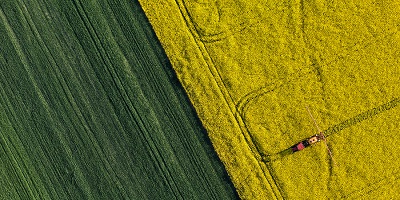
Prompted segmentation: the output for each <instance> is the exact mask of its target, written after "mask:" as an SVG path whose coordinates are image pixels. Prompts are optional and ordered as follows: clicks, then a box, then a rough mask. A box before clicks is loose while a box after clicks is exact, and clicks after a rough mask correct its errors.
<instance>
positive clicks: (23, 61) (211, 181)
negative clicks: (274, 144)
mask: <svg viewBox="0 0 400 200" xmlns="http://www.w3.org/2000/svg"><path fill="white" fill-rule="evenodd" d="M0 8H1V9H0V44H1V45H0V145H1V148H0V159H1V161H0V173H1V175H0V176H1V179H0V199H182V198H184V199H234V198H237V194H236V193H235V191H234V188H233V186H232V185H231V183H230V180H229V178H228V177H227V175H226V174H225V170H224V168H223V166H222V164H221V163H220V161H219V160H218V158H217V156H216V154H215V152H214V151H213V150H212V146H211V144H210V142H209V140H208V138H207V135H206V133H205V131H204V130H203V128H202V126H201V124H200V122H199V120H198V119H197V117H196V115H195V113H194V111H193V108H192V107H191V105H190V103H189V101H188V99H187V97H186V96H185V93H184V91H183V89H182V88H181V86H180V84H179V82H178V80H177V79H176V75H175V74H174V72H173V70H172V68H171V66H170V64H169V61H168V59H167V58H166V56H165V53H164V51H163V50H162V48H161V47H160V44H159V43H158V41H157V39H156V37H155V35H154V33H153V31H152V29H151V27H150V25H149V24H148V22H147V19H146V18H145V17H144V14H143V11H142V10H141V8H140V6H139V4H138V3H137V2H136V1H135V0H133V1H129V0H120V1H111V0H110V1H106V0H98V1H79V0H76V1H50V0H33V1H22V0H16V1H1V2H0Z"/></svg>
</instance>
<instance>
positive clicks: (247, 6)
mask: <svg viewBox="0 0 400 200" xmlns="http://www.w3.org/2000/svg"><path fill="white" fill-rule="evenodd" d="M140 2H141V4H142V6H143V8H144V10H145V12H146V14H147V16H148V17H149V19H150V22H151V23H152V25H153V27H154V29H155V31H156V33H157V35H158V37H159V39H160V41H161V43H162V45H163V46H164V48H165V51H166V52H167V55H168V56H169V58H170V60H171V63H172V64H173V66H174V68H175V71H176V73H177V75H178V77H179V78H180V80H181V82H182V84H183V86H184V88H185V89H186V91H187V93H188V95H189V97H190V99H191V101H192V103H193V105H194V107H195V108H196V110H197V113H198V115H199V117H200V119H201V120H202V122H203V125H204V127H205V128H206V129H207V131H208V133H209V137H210V138H211V141H212V142H213V145H214V147H215V149H216V151H217V153H218V155H219V156H220V158H221V160H222V161H223V163H224V164H225V167H226V169H227V171H228V173H229V175H230V177H231V179H232V181H233V183H234V185H235V187H236V189H237V190H238V193H239V195H240V197H241V198H243V199H282V198H288V199H298V198H300V197H301V198H302V199H324V198H333V199H338V198H350V199H355V198H371V199H372V198H379V199H389V198H400V195H399V194H398V191H399V190H400V184H399V181H398V179H399V177H400V173H399V171H398V169H399V168H400V159H399V144H400V136H399V134H398V132H399V127H400V126H399V125H400V124H399V121H400V115H399V114H400V106H398V105H399V104H400V100H399V98H400V88H399V87H398V86H397V85H398V83H399V81H400V64H399V57H400V51H399V50H400V45H399V44H400V33H399V31H398V29H399V25H400V18H399V17H398V16H399V14H400V4H399V3H394V2H395V1H379V2H377V1H354V2H352V3H342V1H340V2H337V1H307V2H306V1H304V2H303V1H284V2H282V1H274V2H271V1H268V2H267V1H245V0H236V1H228V0H219V1H208V0H185V1H183V0H176V1H173V0H159V1H150V0H140ZM306 106H308V107H309V108H310V110H311V112H312V114H313V116H314V117H315V118H316V121H317V123H318V125H319V126H320V127H321V129H322V130H323V131H324V132H325V135H326V136H327V142H328V145H329V148H330V149H331V151H332V153H333V158H334V160H335V162H336V165H335V164H334V163H333V161H332V159H331V158H330V157H329V154H328V151H327V149H326V147H325V145H324V144H323V142H319V143H317V144H315V145H314V146H312V147H310V148H306V149H304V150H303V151H299V152H296V153H291V152H290V151H289V153H288V149H290V147H291V146H292V145H295V144H296V143H299V142H301V141H302V140H304V139H306V138H308V137H310V136H312V135H314V134H316V133H317V129H316V128H315V126H314V125H313V122H312V120H311V119H310V116H309V114H308V113H307V110H306ZM285 152H286V153H285Z"/></svg>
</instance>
